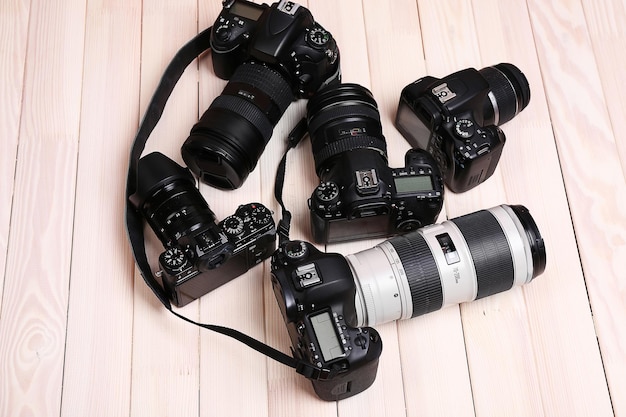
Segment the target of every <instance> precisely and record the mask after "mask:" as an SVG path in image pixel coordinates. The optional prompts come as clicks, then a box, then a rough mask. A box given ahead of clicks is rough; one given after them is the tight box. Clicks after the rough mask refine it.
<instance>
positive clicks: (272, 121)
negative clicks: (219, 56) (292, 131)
mask: <svg viewBox="0 0 626 417" xmlns="http://www.w3.org/2000/svg"><path fill="white" fill-rule="evenodd" d="M294 99H295V98H294V95H293V92H292V90H291V86H290V84H289V82H288V81H287V80H286V79H285V78H284V77H283V76H282V75H281V74H280V73H278V72H277V71H275V70H274V69H272V68H270V67H268V66H266V65H263V64H259V63H256V62H254V61H249V62H245V63H243V64H242V65H240V66H239V67H238V68H237V70H236V71H235V73H234V74H233V75H232V77H231V78H230V81H229V82H228V84H226V87H225V88H224V90H223V91H222V94H221V95H219V96H218V97H216V98H215V100H214V101H213V103H211V105H210V106H209V109H208V110H207V111H206V112H205V113H204V114H203V115H202V117H201V118H200V120H199V121H198V123H197V124H195V125H194V126H193V128H192V129H191V133H190V136H189V138H187V140H186V141H185V143H184V144H183V147H182V156H183V159H184V160H185V163H186V164H187V166H188V167H189V169H191V170H192V171H193V172H194V173H195V174H196V175H198V177H199V178H200V179H201V180H202V181H203V182H205V183H207V184H209V185H212V186H214V187H217V188H221V189H234V188H238V187H240V186H241V185H242V184H243V182H244V181H245V179H246V178H247V176H248V174H249V173H250V172H252V170H253V169H254V167H255V166H256V164H257V162H258V160H259V158H260V157H261V154H262V153H263V150H264V149H265V146H266V145H267V142H268V141H269V139H270V137H271V136H272V132H273V130H274V126H276V123H278V121H279V120H280V118H281V116H282V115H283V113H284V112H285V110H286V109H287V107H289V104H291V102H292V101H294Z"/></svg>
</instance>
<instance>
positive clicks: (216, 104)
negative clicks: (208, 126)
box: [210, 95, 274, 143]
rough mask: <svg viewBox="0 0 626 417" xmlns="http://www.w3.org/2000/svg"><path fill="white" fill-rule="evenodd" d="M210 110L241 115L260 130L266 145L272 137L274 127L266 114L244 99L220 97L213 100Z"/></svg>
mask: <svg viewBox="0 0 626 417" xmlns="http://www.w3.org/2000/svg"><path fill="white" fill-rule="evenodd" d="M210 108H212V109H224V110H229V111H231V112H233V113H235V114H238V115H240V116H241V117H243V118H244V119H246V120H247V121H248V122H250V123H251V124H252V126H254V127H256V128H257V129H258V130H259V133H261V135H262V136H263V140H264V143H267V141H268V140H269V138H270V136H272V132H273V131H274V126H273V125H272V123H271V122H270V120H269V119H268V118H267V116H266V115H265V113H263V112H262V111H261V110H260V109H259V108H258V107H257V106H255V105H254V104H252V103H251V102H249V101H248V100H246V99H244V98H241V97H237V96H229V95H220V96H217V97H216V98H215V100H213V103H211V107H210Z"/></svg>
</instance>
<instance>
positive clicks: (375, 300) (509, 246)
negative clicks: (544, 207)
mask: <svg viewBox="0 0 626 417" xmlns="http://www.w3.org/2000/svg"><path fill="white" fill-rule="evenodd" d="M346 259H347V261H348V263H349V264H350V267H351V268H352V273H353V276H354V281H355V284H356V296H355V308H356V320H357V322H356V323H351V324H352V325H354V326H356V327H362V326H375V325H377V324H382V323H387V322H389V321H393V320H403V319H409V318H412V317H416V316H419V315H422V314H426V313H429V312H432V311H436V310H439V309H441V308H443V307H447V306H450V305H455V304H459V303H463V302H468V301H473V300H475V299H478V298H482V297H486V296H489V295H492V294H496V293H499V292H502V291H506V290H509V289H511V288H513V287H514V286H519V285H523V284H526V283H528V282H530V281H531V280H532V279H533V278H534V277H536V276H537V275H539V274H541V273H542V272H543V271H544V269H545V264H546V254H545V246H544V242H543V239H542V238H541V235H540V233H539V230H538V228H537V226H536V224H535V222H534V220H533V218H532V217H531V215H530V213H529V212H528V210H527V209H526V208H525V207H523V206H509V205H501V206H496V207H493V208H490V209H488V210H481V211H478V212H475V213H471V214H468V215H465V216H461V217H457V218H454V219H451V220H447V221H445V222H443V223H441V224H434V225H430V226H426V227H423V228H421V229H418V230H416V231H413V232H411V233H408V234H406V235H400V236H396V237H393V238H391V239H388V240H386V241H384V242H382V243H380V244H379V245H377V246H375V247H373V248H371V249H367V250H364V251H361V252H358V253H355V254H353V255H348V256H347V257H346Z"/></svg>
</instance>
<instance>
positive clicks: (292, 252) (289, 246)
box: [283, 240, 309, 260]
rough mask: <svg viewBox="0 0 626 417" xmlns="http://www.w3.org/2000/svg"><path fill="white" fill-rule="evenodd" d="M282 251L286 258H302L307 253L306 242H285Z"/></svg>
mask: <svg viewBox="0 0 626 417" xmlns="http://www.w3.org/2000/svg"><path fill="white" fill-rule="evenodd" d="M283 252H284V253H285V255H286V256H287V258H289V259H292V260H298V259H302V258H304V257H305V256H306V255H307V254H308V253H309V251H308V248H307V247H306V244H305V243H304V242H302V241H300V240H292V241H290V242H287V243H286V244H285V246H284V247H283Z"/></svg>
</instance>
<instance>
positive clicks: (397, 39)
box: [363, 1, 474, 416]
mask: <svg viewBox="0 0 626 417" xmlns="http://www.w3.org/2000/svg"><path fill="white" fill-rule="evenodd" d="M363 7H364V13H365V23H366V29H367V31H366V36H367V50H368V58H369V69H370V74H371V78H372V91H373V93H374V97H375V98H376V100H377V102H378V104H379V107H380V113H381V121H382V124H383V129H384V130H383V132H384V134H385V137H386V140H387V146H388V154H389V164H390V166H392V167H401V166H404V154H405V152H406V151H407V150H408V149H409V148H410V146H409V144H408V142H407V141H406V140H405V139H404V137H403V136H402V135H401V134H400V133H399V132H398V131H397V130H396V128H395V126H394V121H395V116H396V111H397V108H398V101H399V98H400V92H401V91H402V89H403V88H404V87H405V86H406V85H407V84H409V83H411V82H413V81H415V80H416V79H418V78H419V77H421V76H423V75H425V74H426V68H425V62H424V51H423V49H422V35H421V33H420V23H421V21H420V17H419V16H418V10H417V4H416V2H414V1H402V2H393V3H388V2H384V1H377V2H372V1H367V2H363ZM440 217H441V218H442V220H443V219H445V210H442V213H441V216H440ZM398 339H399V341H398V343H399V347H400V355H401V356H400V358H401V367H402V379H403V387H404V401H405V403H406V409H407V415H420V416H421V415H455V416H461V415H467V416H473V415H474V413H473V404H472V392H471V386H470V382H469V374H468V369H467V362H466V357H465V345H464V341H463V334H462V331H461V320H460V315H459V309H458V308H454V309H448V310H446V311H445V312H442V313H441V314H432V315H430V316H427V317H420V318H415V319H412V320H408V321H405V322H402V323H399V325H398ZM383 341H384V342H386V341H387V338H384V339H383ZM385 350H387V349H386V346H385ZM384 354H388V352H387V351H385V352H384ZM381 366H382V365H381Z"/></svg>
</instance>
